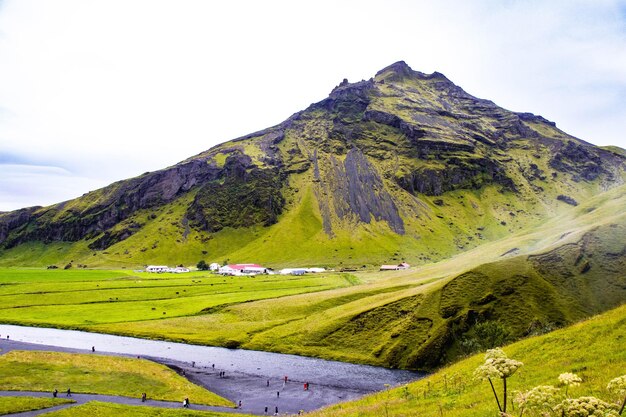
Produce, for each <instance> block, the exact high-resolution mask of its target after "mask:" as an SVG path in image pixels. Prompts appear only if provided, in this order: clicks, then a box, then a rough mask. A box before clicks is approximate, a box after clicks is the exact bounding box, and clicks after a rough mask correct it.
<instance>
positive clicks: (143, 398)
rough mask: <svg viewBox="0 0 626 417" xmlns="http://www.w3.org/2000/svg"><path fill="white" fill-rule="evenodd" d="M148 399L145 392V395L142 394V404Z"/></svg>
mask: <svg viewBox="0 0 626 417" xmlns="http://www.w3.org/2000/svg"><path fill="white" fill-rule="evenodd" d="M146 397H147V395H146V393H145V392H144V393H143V394H141V402H142V403H145V402H146Z"/></svg>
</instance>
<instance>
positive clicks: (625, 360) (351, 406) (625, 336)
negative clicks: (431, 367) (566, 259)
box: [310, 306, 626, 417]
mask: <svg viewBox="0 0 626 417" xmlns="http://www.w3.org/2000/svg"><path fill="white" fill-rule="evenodd" d="M510 314H514V313H513V312H511V313H510ZM624 340H626V306H622V307H619V308H617V309H615V310H612V311H610V312H608V313H605V314H602V315H599V316H595V317H593V318H592V319H589V320H587V321H584V322H581V323H578V324H575V325H573V326H570V327H568V328H565V329H563V330H558V331H555V332H552V333H549V334H547V335H543V336H538V337H531V338H528V339H525V340H522V341H520V342H517V343H514V344H511V345H509V346H506V347H504V351H505V352H506V353H507V355H508V356H509V357H510V358H514V359H516V360H519V361H522V362H523V363H524V366H523V367H522V368H520V370H519V371H517V373H516V374H515V375H513V376H512V377H511V378H510V380H509V384H508V385H509V390H510V391H525V390H528V389H530V388H533V387H535V386H537V385H554V386H558V380H557V377H558V376H559V375H560V374H561V373H564V372H574V373H576V374H578V375H579V376H580V377H582V380H583V383H582V384H581V385H580V386H578V387H571V388H570V389H569V395H570V396H571V397H578V396H588V395H592V396H596V397H598V398H601V399H604V400H606V401H610V402H614V403H617V402H618V401H623V398H617V397H615V396H614V395H613V394H611V393H609V392H608V391H607V389H606V386H607V383H608V382H609V380H611V379H613V378H616V377H618V376H620V375H623V374H624V370H625V369H626V350H624V349H623V345H624ZM482 363H483V355H482V354H477V355H475V356H472V357H469V358H467V359H464V360H461V361H459V362H458V363H455V364H453V365H450V366H448V367H446V368H443V369H440V370H439V371H437V372H436V373H435V374H433V375H431V376H429V377H427V378H425V379H423V380H420V381H418V382H415V383H411V384H408V385H407V386H403V387H399V388H395V389H391V390H389V391H384V392H381V393H378V394H374V395H371V396H368V397H365V398H363V399H361V400H358V401H353V402H349V403H343V404H338V405H335V406H332V407H329V408H327V409H325V410H320V411H317V412H313V413H311V414H310V415H311V416H312V417H326V416H332V417H356V416H359V417H369V416H371V417H374V416H376V417H378V416H384V415H390V416H406V417H409V416H421V417H439V416H441V415H444V416H449V417H485V416H496V415H498V413H497V407H496V404H495V400H494V399H493V395H492V393H491V389H490V388H489V384H488V383H487V382H484V381H477V380H475V379H474V378H473V376H472V374H473V372H474V370H475V369H476V368H477V367H478V366H479V365H481V364H482ZM496 382H497V381H496ZM497 388H498V389H500V387H499V386H498V387H497ZM509 409H510V406H509ZM518 413H519V410H518V411H517V412H514V413H513V414H514V415H517V414H518Z"/></svg>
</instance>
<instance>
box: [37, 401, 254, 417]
mask: <svg viewBox="0 0 626 417" xmlns="http://www.w3.org/2000/svg"><path fill="white" fill-rule="evenodd" d="M235 415H237V416H241V417H250V416H249V414H235ZM45 416H47V417H83V416H91V417H232V416H233V414H232V413H217V412H213V411H196V410H179V409H167V408H157V407H138V406H131V405H120V404H111V403H103V402H100V401H90V402H88V403H87V404H83V405H79V406H77V407H70V408H67V409H65V410H60V411H55V412H51V413H46V414H45Z"/></svg>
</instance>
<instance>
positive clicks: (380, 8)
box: [0, 0, 626, 210]
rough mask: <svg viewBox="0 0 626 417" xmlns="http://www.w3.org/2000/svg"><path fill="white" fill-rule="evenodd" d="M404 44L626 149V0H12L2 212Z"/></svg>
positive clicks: (238, 126) (90, 180)
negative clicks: (310, 0)
mask: <svg viewBox="0 0 626 417" xmlns="http://www.w3.org/2000/svg"><path fill="white" fill-rule="evenodd" d="M398 60H404V61H406V62H407V63H408V64H409V65H410V66H411V67H412V68H413V69H415V70H418V71H422V72H427V73H430V72H433V71H439V72H442V73H444V74H445V75H446V76H447V77H448V78H450V79H451V80H452V81H453V82H455V83H456V84H458V85H460V86H461V87H463V88H464V89H465V90H466V91H468V92H469V93H470V94H473V95H475V96H477V97H481V98H487V99H490V100H493V101H494V102H496V104H498V105H500V106H502V107H505V108H507V109H510V110H514V111H529V112H533V113H536V114H541V115H543V116H544V117H546V118H548V119H550V120H552V121H555V122H556V123H557V125H558V126H559V127H560V128H561V129H563V130H565V131H566V132H568V133H570V134H573V135H574V136H577V137H579V138H581V139H584V140H586V141H589V142H592V143H594V144H598V145H606V144H615V145H619V146H622V147H626V133H625V132H626V0H621V1H620V0H587V1H582V0H545V1H532V0H517V1H516V0H473V1H464V0H458V1H447V0H432V1H426V0H413V1H408V0H407V1H403V0H386V1H384V2H383V1H379V2H377V1H363V0H361V1H338V0H334V1H330V0H329V1H326V0H316V1H312V2H298V1H272V0H264V1H254V0H251V1H232V0H229V1H219V2H218V1H215V2H213V1H211V2H209V1H200V0H199V1H191V0H188V1H171V0H170V1H159V0H145V1H143V0H93V1H90V0H75V1H71V0H55V1H47V0H39V1H36V0H0V210H11V209H16V208H20V207H25V206H31V205H48V204H51V203H55V202H59V201H63V200H67V199H70V198H73V197H76V196H79V195H81V194H83V193H85V192H87V191H90V190H93V189H96V188H99V187H101V186H104V185H106V184H108V183H110V182H112V181H115V180H119V179H124V178H128V177H131V176H135V175H138V174H141V173H142V172H145V171H152V170H157V169H160V168H164V167H166V166H169V165H173V164H175V163H177V162H179V161H180V160H183V159H185V158H187V157H189V156H191V155H194V154H197V153H199V152H201V151H204V150H206V149H208V148H210V147H212V146H213V145H215V144H217V143H220V142H223V141H226V140H229V139H233V138H235V137H237V136H241V135H244V134H247V133H250V132H253V131H256V130H259V129H263V128H265V127H269V126H272V125H275V124H277V123H280V122H281V121H283V120H284V119H286V118H287V117H289V116H290V115H291V114H292V113H295V112H296V111H299V110H302V109H304V108H305V107H307V106H308V105H309V104H310V103H312V102H316V101H319V100H321V99H323V98H324V97H326V96H327V95H328V93H329V92H330V90H331V89H332V88H333V87H334V86H335V85H337V84H338V83H339V82H340V81H341V80H342V79H343V78H344V77H345V78H348V79H349V80H350V81H358V80H361V79H367V78H370V77H372V76H373V75H374V74H375V73H376V71H378V70H379V69H381V68H383V67H385V66H387V65H389V64H391V63H393V62H395V61H398Z"/></svg>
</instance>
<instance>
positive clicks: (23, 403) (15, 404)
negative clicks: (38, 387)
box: [0, 397, 74, 416]
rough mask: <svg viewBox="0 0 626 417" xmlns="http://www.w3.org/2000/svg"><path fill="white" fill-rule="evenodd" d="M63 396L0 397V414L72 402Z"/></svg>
mask: <svg viewBox="0 0 626 417" xmlns="http://www.w3.org/2000/svg"><path fill="white" fill-rule="evenodd" d="M73 402H74V401H73V400H67V399H64V398H38V397H0V416H4V415H6V414H14V413H21V412H24V411H32V410H41V409H42V408H49V407H54V406H57V405H61V404H68V403H73Z"/></svg>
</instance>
